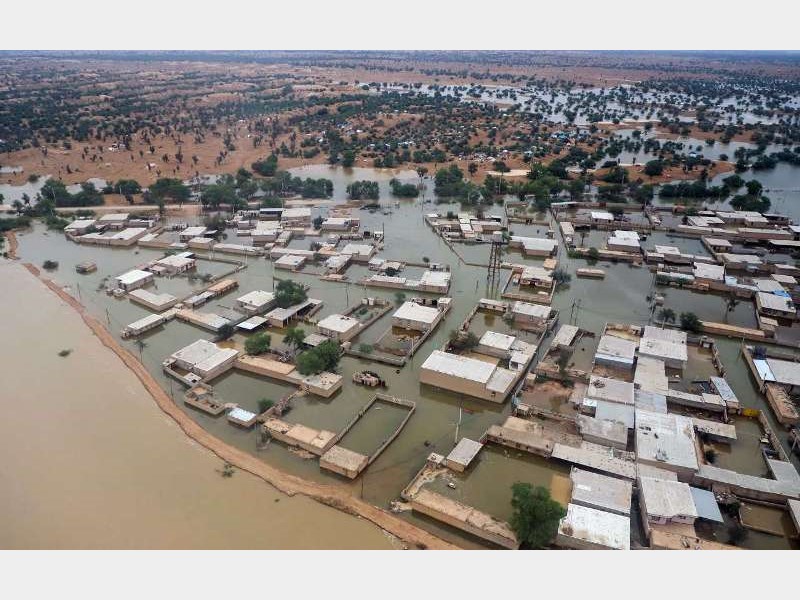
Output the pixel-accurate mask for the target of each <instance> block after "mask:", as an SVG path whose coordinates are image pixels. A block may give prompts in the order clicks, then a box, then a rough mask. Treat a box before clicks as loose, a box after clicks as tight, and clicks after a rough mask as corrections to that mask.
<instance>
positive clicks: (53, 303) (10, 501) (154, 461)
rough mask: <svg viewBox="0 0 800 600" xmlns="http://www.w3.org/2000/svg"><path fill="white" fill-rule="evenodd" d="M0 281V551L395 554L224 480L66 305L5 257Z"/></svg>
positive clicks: (347, 526) (388, 541) (355, 530)
mask: <svg viewBox="0 0 800 600" xmlns="http://www.w3.org/2000/svg"><path fill="white" fill-rule="evenodd" d="M0 277H2V280H3V290H4V291H3V294H0V308H2V312H3V314H5V315H14V316H13V319H12V321H13V322H11V321H6V322H5V325H4V333H5V334H6V336H8V339H7V343H6V344H3V345H2V347H0V362H1V363H2V365H3V372H4V374H5V375H6V376H5V377H3V378H0V405H2V408H3V418H2V420H0V452H1V453H2V455H3V456H4V457H5V458H4V460H3V461H0V506H2V507H3V509H2V511H0V548H2V549H32V548H43V549H92V548H96V549H104V548H108V549H112V548H113V549H139V548H141V549H204V548H208V549H259V548H264V549H270V548H271V549H302V548H314V549H336V548H341V549H390V548H398V547H400V546H401V544H400V542H399V541H398V540H397V539H396V538H393V537H392V536H390V535H388V534H386V533H385V532H384V531H381V530H380V529H379V528H378V527H375V526H374V525H372V524H371V523H369V522H368V521H366V520H364V519H357V518H353V517H352V516H350V515H346V514H344V513H342V512H340V511H336V510H333V509H331V508H329V507H326V506H323V505H322V504H319V503H316V502H313V501H311V500H310V499H308V498H304V497H302V496H296V497H294V498H288V497H287V496H285V495H284V494H282V493H280V492H279V491H278V490H276V489H274V488H273V487H271V486H269V485H265V484H264V482H263V481H262V480H261V479H260V478H258V477H254V476H252V475H250V474H248V473H246V472H244V471H239V470H237V471H236V472H235V473H234V475H233V476H232V477H230V478H224V477H222V476H221V474H220V470H221V468H222V465H223V463H222V461H221V460H220V459H219V458H218V457H217V456H215V455H214V454H213V453H211V452H209V451H208V450H206V449H205V448H203V447H202V446H201V445H199V444H197V443H195V442H194V441H192V440H191V439H190V438H187V437H186V436H184V435H182V433H181V431H180V430H179V429H178V427H176V426H175V423H174V422H173V421H172V420H171V419H169V418H168V417H167V416H165V415H164V413H162V412H161V411H160V410H159V409H158V408H157V407H156V405H155V404H154V403H153V401H152V398H151V397H150V395H149V394H148V393H147V391H146V390H145V388H144V387H143V386H142V384H141V382H140V381H139V380H138V379H137V378H136V377H135V376H134V374H133V373H132V372H131V371H130V370H128V369H126V368H125V366H124V365H123V363H121V362H120V360H119V359H118V358H117V356H115V355H114V354H113V353H112V352H109V351H108V349H107V348H106V347H104V346H103V345H102V344H101V343H100V341H99V340H98V338H97V337H96V336H94V335H93V334H92V332H91V330H90V329H88V328H87V327H86V325H85V324H84V322H83V321H82V320H81V319H80V317H79V315H78V314H77V313H76V312H75V310H73V308H72V307H71V306H70V305H69V304H67V303H66V302H63V301H61V300H59V298H58V297H57V296H56V295H55V294H52V293H51V292H50V291H49V290H48V289H47V288H46V287H45V286H44V285H42V283H41V282H40V281H39V280H37V279H36V278H35V277H33V276H32V275H31V274H30V273H29V272H28V271H26V270H25V269H24V268H23V267H22V266H21V265H19V264H18V263H12V262H8V261H0ZM21 306H24V307H25V310H20V307H21ZM12 342H13V343H12ZM65 346H67V347H68V348H69V349H71V351H72V352H71V354H70V355H69V356H67V357H64V358H62V357H59V356H58V352H59V351H60V350H62V349H64V347H65ZM9 373H14V374H15V376H14V377H9V376H8V374H9ZM43 373H46V374H47V376H42V374H43ZM109 390H114V391H113V393H112V394H110V393H109Z"/></svg>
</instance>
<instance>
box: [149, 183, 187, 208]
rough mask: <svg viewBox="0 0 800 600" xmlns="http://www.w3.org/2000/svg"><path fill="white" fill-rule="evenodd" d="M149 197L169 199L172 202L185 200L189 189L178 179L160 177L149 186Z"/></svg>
mask: <svg viewBox="0 0 800 600" xmlns="http://www.w3.org/2000/svg"><path fill="white" fill-rule="evenodd" d="M149 191H150V197H151V198H152V199H153V200H159V199H170V200H172V201H174V202H185V201H186V200H188V199H189V196H191V191H190V190H189V188H188V187H186V186H185V185H184V184H183V182H182V181H181V180H180V179H172V178H169V177H162V178H160V179H158V180H156V182H155V183H154V184H153V185H151V186H150V189H149Z"/></svg>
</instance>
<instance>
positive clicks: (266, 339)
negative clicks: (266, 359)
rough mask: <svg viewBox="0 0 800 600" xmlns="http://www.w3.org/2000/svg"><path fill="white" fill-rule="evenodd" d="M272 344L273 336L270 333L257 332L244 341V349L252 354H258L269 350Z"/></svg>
mask: <svg viewBox="0 0 800 600" xmlns="http://www.w3.org/2000/svg"><path fill="white" fill-rule="evenodd" d="M271 344H272V336H270V335H269V334H268V333H255V334H253V335H251V336H250V337H249V338H247V339H246V340H245V342H244V351H245V352H247V353H248V354H249V355H250V356H258V355H259V354H264V352H266V351H267V350H269V347H270V345H271Z"/></svg>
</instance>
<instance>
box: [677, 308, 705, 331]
mask: <svg viewBox="0 0 800 600" xmlns="http://www.w3.org/2000/svg"><path fill="white" fill-rule="evenodd" d="M681 329H684V330H686V331H690V332H692V333H700V329H701V325H700V319H698V318H697V315H696V314H694V313H693V312H682V313H681Z"/></svg>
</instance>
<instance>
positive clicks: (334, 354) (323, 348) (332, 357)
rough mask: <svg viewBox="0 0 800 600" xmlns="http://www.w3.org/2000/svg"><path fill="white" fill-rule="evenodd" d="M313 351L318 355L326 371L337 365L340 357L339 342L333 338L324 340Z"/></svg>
mask: <svg viewBox="0 0 800 600" xmlns="http://www.w3.org/2000/svg"><path fill="white" fill-rule="evenodd" d="M314 351H315V352H316V353H317V354H318V355H319V356H320V358H321V359H322V361H323V363H324V364H325V370H326V371H333V370H334V369H335V368H336V367H337V366H338V365H339V359H340V358H341V357H342V351H341V349H340V348H339V344H338V343H336V342H334V341H333V340H325V341H324V342H322V343H321V344H320V345H319V346H317V347H316V348H314Z"/></svg>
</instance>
